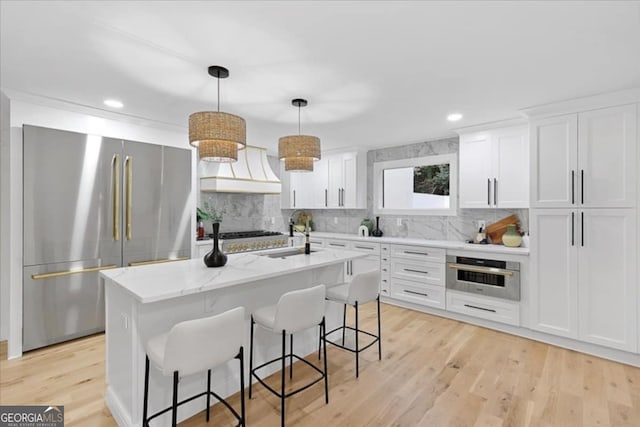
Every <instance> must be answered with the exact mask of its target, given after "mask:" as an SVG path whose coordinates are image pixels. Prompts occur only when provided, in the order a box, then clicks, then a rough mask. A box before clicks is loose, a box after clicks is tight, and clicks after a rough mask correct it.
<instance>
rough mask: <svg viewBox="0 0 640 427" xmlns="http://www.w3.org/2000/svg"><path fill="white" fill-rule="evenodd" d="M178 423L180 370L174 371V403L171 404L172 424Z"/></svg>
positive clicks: (173, 425)
mask: <svg viewBox="0 0 640 427" xmlns="http://www.w3.org/2000/svg"><path fill="white" fill-rule="evenodd" d="M176 425H178V371H174V372H173V405H172V406H171V426H172V427H176Z"/></svg>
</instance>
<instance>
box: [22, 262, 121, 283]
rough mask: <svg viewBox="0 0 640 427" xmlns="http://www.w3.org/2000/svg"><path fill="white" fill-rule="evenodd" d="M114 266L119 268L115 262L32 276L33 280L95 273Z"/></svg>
mask: <svg viewBox="0 0 640 427" xmlns="http://www.w3.org/2000/svg"><path fill="white" fill-rule="evenodd" d="M112 268H118V266H117V265H115V264H112V265H105V266H102V267H90V268H83V269H82V270H66V271H56V272H54V273H42V274H32V275H31V278H32V279H33V280H42V279H51V278H53V277H62V276H70V275H72V274H79V273H95V272H96V271H102V270H111V269H112Z"/></svg>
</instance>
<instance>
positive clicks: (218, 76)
mask: <svg viewBox="0 0 640 427" xmlns="http://www.w3.org/2000/svg"><path fill="white" fill-rule="evenodd" d="M217 80H218V113H219V112H220V73H218V79H217Z"/></svg>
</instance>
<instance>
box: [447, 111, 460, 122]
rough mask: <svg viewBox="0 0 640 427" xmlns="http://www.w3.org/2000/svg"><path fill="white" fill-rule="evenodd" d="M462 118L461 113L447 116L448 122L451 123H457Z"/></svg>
mask: <svg viewBox="0 0 640 427" xmlns="http://www.w3.org/2000/svg"><path fill="white" fill-rule="evenodd" d="M461 118H462V114H460V113H453V114H449V115H448V116H447V120H449V121H450V122H457V121H458V120H460V119H461Z"/></svg>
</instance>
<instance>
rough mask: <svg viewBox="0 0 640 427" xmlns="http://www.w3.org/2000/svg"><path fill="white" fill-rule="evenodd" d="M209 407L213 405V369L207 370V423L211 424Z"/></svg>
mask: <svg viewBox="0 0 640 427" xmlns="http://www.w3.org/2000/svg"><path fill="white" fill-rule="evenodd" d="M209 405H211V369H208V370H207V422H209Z"/></svg>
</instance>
